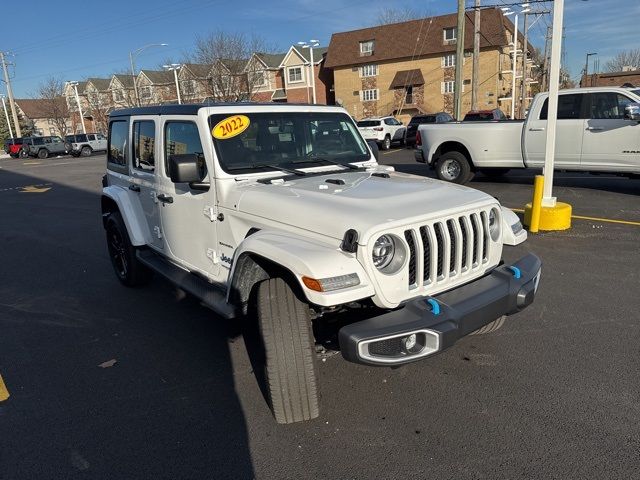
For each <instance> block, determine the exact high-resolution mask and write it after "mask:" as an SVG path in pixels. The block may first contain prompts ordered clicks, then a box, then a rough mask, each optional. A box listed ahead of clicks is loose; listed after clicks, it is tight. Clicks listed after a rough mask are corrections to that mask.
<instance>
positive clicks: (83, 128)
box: [73, 83, 87, 135]
mask: <svg viewBox="0 0 640 480" xmlns="http://www.w3.org/2000/svg"><path fill="white" fill-rule="evenodd" d="M73 90H74V91H75V92H76V105H78V111H79V112H80V121H81V122H82V133H84V134H85V135H86V134H87V129H86V128H85V127H84V115H83V114H82V105H80V96H79V95H78V84H77V83H74V84H73Z"/></svg>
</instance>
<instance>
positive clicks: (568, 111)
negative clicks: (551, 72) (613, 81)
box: [415, 87, 640, 183]
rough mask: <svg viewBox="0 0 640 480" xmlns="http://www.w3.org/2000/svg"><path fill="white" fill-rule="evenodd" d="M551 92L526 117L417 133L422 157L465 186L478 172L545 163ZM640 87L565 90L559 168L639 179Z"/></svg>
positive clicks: (499, 172) (558, 140) (559, 126)
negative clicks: (632, 88)
mask: <svg viewBox="0 0 640 480" xmlns="http://www.w3.org/2000/svg"><path fill="white" fill-rule="evenodd" d="M547 105H548V94H547V93H539V94H538V95H536V96H535V97H534V99H533V102H532V103H531V108H530V112H529V115H528V116H527V118H526V119H525V120H513V121H510V122H486V123H474V122H469V123H466V122H462V123H447V124H443V125H431V126H429V127H428V128H426V127H424V126H421V127H419V128H418V139H417V140H416V146H417V147H418V149H417V150H415V158H416V160H417V161H418V162H423V163H426V164H428V165H429V166H431V167H432V168H434V169H435V170H436V173H437V175H438V178H440V179H442V180H446V181H449V182H456V183H466V182H468V181H469V180H470V179H471V178H472V177H473V174H474V172H476V171H482V172H484V173H487V174H497V175H502V174H504V173H506V172H507V171H508V170H509V169H511V168H541V167H543V166H544V157H545V146H546V143H547V136H546V135H547V132H546V128H547V108H548V107H547ZM639 124H640V89H634V90H630V89H627V88H618V87H592V88H578V89H572V90H561V91H560V94H559V97H558V122H557V124H556V146H555V168H557V169H559V170H569V171H571V170H575V171H584V172H606V173H615V174H618V175H624V176H629V177H633V176H636V177H637V176H638V175H640V161H639V159H640V125H639Z"/></svg>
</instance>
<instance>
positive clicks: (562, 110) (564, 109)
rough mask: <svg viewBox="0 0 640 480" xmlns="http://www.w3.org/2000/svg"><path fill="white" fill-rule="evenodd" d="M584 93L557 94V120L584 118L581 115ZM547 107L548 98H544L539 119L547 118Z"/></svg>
mask: <svg viewBox="0 0 640 480" xmlns="http://www.w3.org/2000/svg"><path fill="white" fill-rule="evenodd" d="M583 98H584V95H583V94H581V93H577V94H573V95H558V120H573V119H579V118H585V116H584V115H582V99H583ZM548 108H549V99H548V98H547V99H545V101H544V104H543V105H542V109H541V110H540V120H546V119H547V109H548Z"/></svg>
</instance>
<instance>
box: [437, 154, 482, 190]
mask: <svg viewBox="0 0 640 480" xmlns="http://www.w3.org/2000/svg"><path fill="white" fill-rule="evenodd" d="M436 174H437V175H438V178H439V179H440V180H444V181H445V182H452V183H458V184H465V183H467V182H469V181H470V180H471V179H472V178H473V172H472V171H471V165H470V164H469V160H467V157H465V155H464V154H463V153H460V152H455V151H453V152H447V153H444V154H442V155H440V157H439V158H438V161H437V163H436Z"/></svg>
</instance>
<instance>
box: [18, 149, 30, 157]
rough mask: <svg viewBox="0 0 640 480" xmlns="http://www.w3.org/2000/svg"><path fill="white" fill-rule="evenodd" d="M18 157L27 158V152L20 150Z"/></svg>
mask: <svg viewBox="0 0 640 480" xmlns="http://www.w3.org/2000/svg"><path fill="white" fill-rule="evenodd" d="M18 155H20V158H29V152H28V151H26V150H25V149H24V148H23V149H21V150H20V153H19V154H18Z"/></svg>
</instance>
